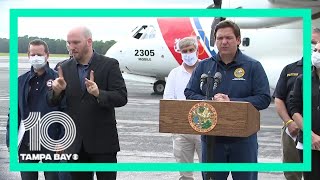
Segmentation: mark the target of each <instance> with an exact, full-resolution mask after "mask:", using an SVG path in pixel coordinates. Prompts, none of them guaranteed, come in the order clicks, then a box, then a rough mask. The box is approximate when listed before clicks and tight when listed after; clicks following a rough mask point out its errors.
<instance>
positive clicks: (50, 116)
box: [22, 111, 77, 151]
mask: <svg viewBox="0 0 320 180" xmlns="http://www.w3.org/2000/svg"><path fill="white" fill-rule="evenodd" d="M22 121H23V123H24V126H25V128H26V131H29V130H30V136H29V142H30V151H40V150H41V145H42V146H43V147H45V148H46V149H48V150H50V151H63V150H65V149H67V148H68V147H69V146H71V144H72V143H73V141H74V139H75V138H76V134H77V132H76V125H75V124H74V122H73V120H72V118H71V117H70V116H69V115H68V114H66V113H64V112H61V111H52V112H49V113H47V114H45V115H44V116H43V117H42V118H41V113H40V112H30V114H29V116H28V117H27V119H24V120H22ZM53 123H60V124H61V125H62V126H63V127H64V129H65V132H64V135H63V137H62V138H61V139H58V140H55V139H52V138H51V137H50V136H49V131H48V129H49V126H50V125H51V124H53Z"/></svg>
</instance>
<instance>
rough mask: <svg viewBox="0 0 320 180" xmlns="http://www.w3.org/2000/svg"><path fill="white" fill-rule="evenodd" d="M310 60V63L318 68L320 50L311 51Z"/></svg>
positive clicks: (319, 66) (319, 65) (319, 67)
mask: <svg viewBox="0 0 320 180" xmlns="http://www.w3.org/2000/svg"><path fill="white" fill-rule="evenodd" d="M311 61H312V65H314V66H315V67H316V68H317V69H320V52H318V51H316V52H313V53H312V56H311Z"/></svg>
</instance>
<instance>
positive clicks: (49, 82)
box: [47, 79, 53, 88]
mask: <svg viewBox="0 0 320 180" xmlns="http://www.w3.org/2000/svg"><path fill="white" fill-rule="evenodd" d="M52 82H53V80H52V79H49V80H48V81H47V87H49V88H51V87H52Z"/></svg>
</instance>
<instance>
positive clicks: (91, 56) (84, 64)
mask: <svg viewBox="0 0 320 180" xmlns="http://www.w3.org/2000/svg"><path fill="white" fill-rule="evenodd" d="M95 54H96V53H95V52H94V50H93V53H92V56H91V58H90V60H89V62H88V64H84V65H83V66H85V65H90V64H91V62H92V59H93V57H94V55H95ZM74 60H75V59H74ZM75 61H76V63H77V66H78V65H82V64H80V63H79V62H78V61H77V60H75Z"/></svg>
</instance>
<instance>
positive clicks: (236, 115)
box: [159, 100, 260, 137]
mask: <svg viewBox="0 0 320 180" xmlns="http://www.w3.org/2000/svg"><path fill="white" fill-rule="evenodd" d="M259 130H260V112H259V111H258V110H257V109H256V108H255V107H254V106H253V105H252V104H251V103H248V102H236V101H228V102H215V101H206V100H203V101H199V100H160V113H159V132H161V133H176V134H199V135H212V136H229V137H248V136H250V135H252V134H254V133H256V132H258V131H259Z"/></svg>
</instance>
